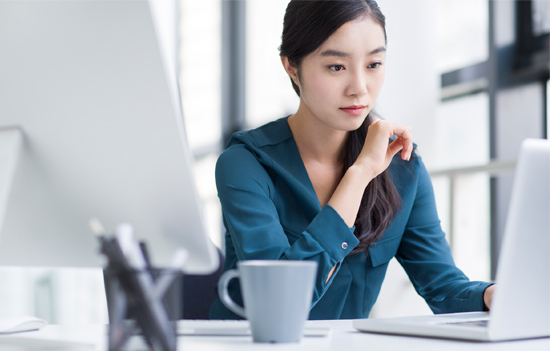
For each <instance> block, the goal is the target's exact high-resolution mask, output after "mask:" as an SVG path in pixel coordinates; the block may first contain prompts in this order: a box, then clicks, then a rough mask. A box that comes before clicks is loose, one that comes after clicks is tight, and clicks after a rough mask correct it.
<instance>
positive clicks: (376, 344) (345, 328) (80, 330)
mask: <svg viewBox="0 0 550 351" xmlns="http://www.w3.org/2000/svg"><path fill="white" fill-rule="evenodd" d="M322 323H323V326H327V325H328V326H329V327H330V328H331V331H330V333H329V335H328V336H325V337H305V338H303V339H302V341H301V342H300V343H296V344H257V343H253V342H252V338H251V337H240V336H239V337H235V336H231V337H229V336H227V337H204V336H181V337H179V339H178V350H185V351H190V350H191V351H193V350H200V351H225V350H226V351H233V350H234V351H237V350H238V351H246V350H264V349H266V350H267V349H269V350H270V351H273V350H285V351H293V350H310V351H329V350H334V351H336V350H338V351H341V350H345V351H352V350H361V351H365V350H384V351H391V350H399V351H403V350H422V351H429V350H434V351H436V350H437V351H441V350H445V351H453V350H460V351H463V350H491V351H496V350H499V351H500V350H509V351H517V350H534V351H536V350H541V351H542V350H544V351H548V350H550V338H544V339H535V340H523V341H512V342H499V343H480V342H468V341H453V340H440V339H428V338H419V337H405V336H389V335H378V334H368V333H361V332H358V331H356V330H355V329H354V328H353V326H352V321H351V320H339V321H323V322H322ZM106 330H107V329H106V326H105V325H75V326H63V325H48V326H46V327H44V328H43V329H41V330H39V331H34V332H27V333H21V334H14V335H10V336H7V335H2V336H0V349H1V350H2V351H16V350H17V351H24V350H53V349H55V350H57V351H64V350H94V351H100V350H101V351H103V350H107V347H106V337H105V336H106ZM62 342H65V343H66V344H63V343H62ZM86 344H87V345H86Z"/></svg>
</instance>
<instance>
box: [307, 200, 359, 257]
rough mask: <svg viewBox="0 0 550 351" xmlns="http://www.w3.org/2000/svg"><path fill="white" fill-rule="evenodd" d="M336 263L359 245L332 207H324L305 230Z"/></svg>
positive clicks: (351, 230) (350, 229) (351, 231)
mask: <svg viewBox="0 0 550 351" xmlns="http://www.w3.org/2000/svg"><path fill="white" fill-rule="evenodd" d="M306 232H308V233H309V234H310V235H311V236H312V237H313V238H314V239H315V240H316V241H317V242H318V243H319V245H321V247H322V248H323V249H324V250H325V251H326V252H327V253H328V254H329V256H330V257H332V258H333V259H334V260H335V261H336V262H341V261H342V260H343V259H344V258H345V257H346V256H347V255H348V254H349V253H350V252H351V251H352V250H353V249H354V248H355V246H357V244H359V240H358V239H357V238H356V237H355V235H354V234H353V228H349V227H348V226H347V224H346V222H344V220H343V219H342V217H340V215H339V214H338V212H336V210H335V209H334V208H332V206H330V205H328V204H327V205H325V207H323V209H322V210H321V212H319V214H318V215H317V216H316V217H315V218H314V219H313V221H312V222H311V223H310V224H309V226H308V227H307V229H306Z"/></svg>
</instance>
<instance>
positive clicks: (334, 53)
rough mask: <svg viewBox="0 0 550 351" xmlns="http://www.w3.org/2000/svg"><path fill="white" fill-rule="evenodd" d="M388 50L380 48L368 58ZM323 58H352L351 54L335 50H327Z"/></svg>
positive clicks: (370, 53)
mask: <svg viewBox="0 0 550 351" xmlns="http://www.w3.org/2000/svg"><path fill="white" fill-rule="evenodd" d="M385 51H386V48H385V47H383V46H381V47H379V48H376V49H374V50H372V51H371V52H369V53H368V54H367V56H370V55H374V54H377V53H379V52H385ZM321 56H336V57H351V54H350V53H348V52H343V51H338V50H333V49H327V50H325V51H323V52H322V53H321Z"/></svg>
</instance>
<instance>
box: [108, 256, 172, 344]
mask: <svg viewBox="0 0 550 351" xmlns="http://www.w3.org/2000/svg"><path fill="white" fill-rule="evenodd" d="M103 277H104V282H105V291H106V295H107V307H108V311H109V335H108V340H109V341H108V343H109V351H134V350H135V351H137V350H154V351H175V350H176V349H177V325H176V322H177V320H178V319H181V318H182V316H181V311H182V309H181V303H182V301H181V300H182V291H181V287H182V284H181V279H183V278H182V272H181V271H179V270H174V269H159V268H153V269H148V270H120V269H118V270H117V269H113V268H111V267H107V268H105V269H104V270H103Z"/></svg>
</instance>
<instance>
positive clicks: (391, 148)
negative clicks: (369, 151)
mask: <svg viewBox="0 0 550 351" xmlns="http://www.w3.org/2000/svg"><path fill="white" fill-rule="evenodd" d="M401 149H403V141H402V140H401V139H400V138H395V140H394V141H392V142H391V143H390V145H388V153H389V154H390V155H391V157H393V156H395V154H397V153H398V152H399V150H401Z"/></svg>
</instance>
